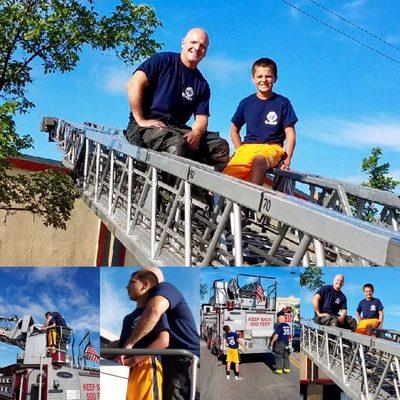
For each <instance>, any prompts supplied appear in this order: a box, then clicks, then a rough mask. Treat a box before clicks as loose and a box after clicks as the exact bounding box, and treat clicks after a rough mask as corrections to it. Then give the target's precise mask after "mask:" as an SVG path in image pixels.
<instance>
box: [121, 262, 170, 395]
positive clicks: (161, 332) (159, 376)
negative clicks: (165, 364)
mask: <svg viewBox="0 0 400 400" xmlns="http://www.w3.org/2000/svg"><path fill="white" fill-rule="evenodd" d="M146 268H147V269H141V270H139V271H137V272H135V273H133V274H132V276H131V278H130V280H129V283H128V286H127V290H128V296H129V298H130V299H131V300H133V301H136V302H137V308H136V309H135V310H134V311H133V312H132V313H130V314H128V315H126V316H125V318H124V321H123V324H122V330H121V334H120V339H119V343H118V344H119V347H120V348H122V347H124V346H125V343H126V341H127V340H128V338H129V337H130V335H131V333H132V332H133V330H134V329H135V327H136V326H137V324H138V322H139V320H140V317H141V315H142V313H143V311H144V309H145V306H146V304H147V302H148V300H149V292H150V289H151V288H153V287H154V286H156V285H157V284H158V283H161V282H162V280H163V277H162V275H161V274H158V275H155V274H154V273H153V272H152V271H151V270H149V268H151V267H146ZM169 341H170V327H169V324H168V320H167V316H166V315H165V313H164V314H162V315H161V318H160V319H159V321H158V322H157V324H156V325H155V327H154V328H153V329H152V330H151V331H150V332H149V333H148V334H147V335H146V336H144V337H143V338H142V339H141V340H139V341H138V342H137V343H135V346H134V348H152V349H164V348H166V347H168V345H169ZM123 364H124V365H126V366H128V367H130V372H129V380H128V388H127V394H126V400H161V399H162V398H163V371H162V366H161V363H160V361H159V359H158V358H157V357H154V356H151V357H149V356H132V357H124V358H123Z"/></svg>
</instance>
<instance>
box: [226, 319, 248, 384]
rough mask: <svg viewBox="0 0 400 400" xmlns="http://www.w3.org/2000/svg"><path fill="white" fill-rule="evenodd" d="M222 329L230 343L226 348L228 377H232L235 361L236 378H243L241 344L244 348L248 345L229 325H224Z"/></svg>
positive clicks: (227, 341)
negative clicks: (241, 373) (242, 341)
mask: <svg viewBox="0 0 400 400" xmlns="http://www.w3.org/2000/svg"><path fill="white" fill-rule="evenodd" d="M222 329H223V331H224V332H225V340H226V343H227V344H228V348H227V350H226V379H231V363H233V364H234V365H235V380H237V381H238V380H241V379H243V377H241V376H240V375H239V369H240V364H239V346H240V347H242V348H243V349H244V350H246V349H247V346H246V344H242V343H241V339H239V335H238V334H237V333H236V332H232V331H231V328H230V327H229V326H228V325H224V327H223V328H222Z"/></svg>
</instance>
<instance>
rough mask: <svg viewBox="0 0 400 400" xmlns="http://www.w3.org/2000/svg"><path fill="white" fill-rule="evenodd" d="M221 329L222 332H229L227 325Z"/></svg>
mask: <svg viewBox="0 0 400 400" xmlns="http://www.w3.org/2000/svg"><path fill="white" fill-rule="evenodd" d="M222 329H223V331H224V332H229V331H230V330H231V328H229V325H224V327H223V328H222Z"/></svg>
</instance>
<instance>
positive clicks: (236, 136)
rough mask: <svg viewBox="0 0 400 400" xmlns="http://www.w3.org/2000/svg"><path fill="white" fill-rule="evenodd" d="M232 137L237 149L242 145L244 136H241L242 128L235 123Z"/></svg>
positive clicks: (232, 125)
mask: <svg viewBox="0 0 400 400" xmlns="http://www.w3.org/2000/svg"><path fill="white" fill-rule="evenodd" d="M230 133H231V139H232V143H233V146H234V147H235V150H236V149H237V148H238V147H240V146H241V145H242V144H243V143H242V138H241V137H240V128H238V127H237V126H236V125H235V124H231V131H230Z"/></svg>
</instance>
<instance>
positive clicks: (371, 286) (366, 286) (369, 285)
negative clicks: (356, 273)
mask: <svg viewBox="0 0 400 400" xmlns="http://www.w3.org/2000/svg"><path fill="white" fill-rule="evenodd" d="M366 288H370V289H371V290H372V291H374V285H373V284H372V283H366V284H365V285H364V286H363V291H364V290H365V289H366Z"/></svg>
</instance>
